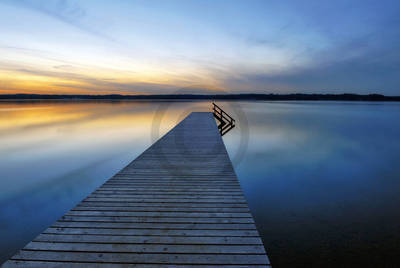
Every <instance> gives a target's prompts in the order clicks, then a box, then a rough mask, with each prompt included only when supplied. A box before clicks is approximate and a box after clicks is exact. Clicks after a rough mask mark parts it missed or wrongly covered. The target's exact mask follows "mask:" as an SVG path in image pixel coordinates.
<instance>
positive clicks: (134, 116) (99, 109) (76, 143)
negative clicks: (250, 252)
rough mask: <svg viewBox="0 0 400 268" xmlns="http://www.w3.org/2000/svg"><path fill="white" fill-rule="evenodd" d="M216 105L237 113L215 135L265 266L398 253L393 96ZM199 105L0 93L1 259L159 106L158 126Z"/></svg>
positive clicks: (122, 148)
mask: <svg viewBox="0 0 400 268" xmlns="http://www.w3.org/2000/svg"><path fill="white" fill-rule="evenodd" d="M221 105H222V106H223V107H224V108H225V109H226V110H227V111H229V112H231V113H232V114H234V115H235V118H237V119H238V121H239V122H238V126H237V128H235V129H234V130H233V131H231V132H230V133H228V134H227V135H225V136H224V141H225V143H226V145H227V149H228V151H229V153H230V156H231V158H232V159H235V163H236V166H235V169H236V172H237V174H238V176H239V179H240V182H241V185H242V188H243V190H244V192H245V194H246V198H247V200H248V202H249V205H250V208H251V210H252V212H253V215H254V217H255V219H256V222H257V225H258V227H259V230H260V233H261V235H262V236H263V239H264V243H265V246H266V249H267V251H268V253H269V255H270V257H271V259H272V262H273V264H276V265H278V266H279V265H282V266H283V265H289V264H295V265H296V266H307V265H310V264H311V263H312V264H313V265H314V266H321V265H322V264H324V266H325V267H326V265H327V263H330V264H332V265H333V264H336V265H339V266H340V265H342V264H354V265H355V264H360V263H362V264H366V265H373V264H376V263H380V264H382V263H383V262H385V261H386V262H387V263H389V264H390V263H393V262H396V261H399V260H398V258H399V257H397V255H398V254H397V253H398V248H399V244H400V243H399V241H400V233H399V230H400V228H399V227H400V226H399V224H400V213H399V212H398V209H397V207H398V206H399V205H400V198H399V197H398V193H399V190H400V182H399V181H398V179H399V174H400V167H399V166H398V164H397V163H399V161H398V159H399V156H400V143H399V142H398V137H399V134H400V126H399V124H397V123H396V122H397V120H398V118H400V105H399V104H396V103H347V102H346V103H339V102H240V103H221ZM207 109H209V103H207V102H179V103H165V102H108V103H107V102H82V103H53V102H33V103H0V176H1V180H0V236H1V237H2V238H3V239H2V241H1V242H0V252H1V253H2V255H1V259H0V260H4V258H6V257H7V256H9V255H10V254H12V253H13V252H14V251H15V250H16V249H18V248H20V247H22V246H23V245H24V244H25V243H26V242H28V241H29V240H31V239H32V238H33V237H35V236H36V235H37V234H38V233H40V232H41V231H42V230H43V229H45V228H46V227H47V226H48V225H50V224H51V223H52V222H53V221H55V220H56V219H57V218H59V217H60V216H61V215H63V214H64V213H65V212H66V211H67V210H69V209H70V208H71V207H72V206H73V205H74V204H76V203H77V202H79V201H80V200H81V199H82V198H84V197H85V196H86V195H87V194H88V193H90V192H92V191H93V189H94V188H95V187H97V186H99V185H100V184H101V183H103V182H104V181H105V180H106V179H107V178H109V177H110V176H111V175H113V174H114V173H115V172H117V171H118V170H119V169H121V168H122V167H123V166H124V165H126V164H128V163H129V162H130V161H131V160H133V159H134V158H135V157H136V156H137V155H139V154H140V153H141V152H142V151H143V150H145V149H146V148H147V147H148V146H149V145H150V144H151V143H152V142H153V137H152V126H153V125H152V124H153V122H154V118H155V116H160V115H163V117H162V120H161V122H162V123H161V128H160V134H163V133H165V132H166V131H167V130H168V129H170V128H172V127H173V126H174V125H175V124H176V123H177V122H178V121H179V120H180V119H181V118H183V117H184V116H185V115H186V114H188V113H189V112H190V111H192V110H196V111H197V110H207ZM157 111H158V113H157ZM164 111H166V112H165V113H163V112H164ZM245 123H247V124H248V126H247V127H246V124H245ZM245 128H246V129H245ZM246 130H247V131H248V134H249V136H248V139H246V138H244V137H246ZM243 139H246V140H243ZM240 144H242V145H244V146H242V147H240ZM398 263H400V261H399V262H398Z"/></svg>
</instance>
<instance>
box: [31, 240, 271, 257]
mask: <svg viewBox="0 0 400 268" xmlns="http://www.w3.org/2000/svg"><path fill="white" fill-rule="evenodd" d="M24 249H29V250H47V251H71V252H72V251H75V252H77V251H84V252H101V253H103V252H121V253H124V252H126V253H171V254H180V253H194V254H207V253H211V254H263V253H265V250H264V247H263V246H262V245H261V246H260V245H217V246H216V245H190V244H187V245H170V244H168V245H159V244H150V245H149V244H118V243H107V244H105V243H77V242H71V243H63V242H56V243H54V242H30V243H29V244H28V245H26V247H25V248H24Z"/></svg>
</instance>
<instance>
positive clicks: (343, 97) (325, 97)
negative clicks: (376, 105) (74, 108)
mask: <svg viewBox="0 0 400 268" xmlns="http://www.w3.org/2000/svg"><path fill="white" fill-rule="evenodd" d="M0 100H268V101H299V100H304V101H400V96H384V95H380V94H368V95H360V94H214V95H212V94H207V95H202V94H166V95H119V94H109V95H42V94H0Z"/></svg>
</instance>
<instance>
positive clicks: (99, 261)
mask: <svg viewBox="0 0 400 268" xmlns="http://www.w3.org/2000/svg"><path fill="white" fill-rule="evenodd" d="M112 265H116V266H133V267H200V266H207V267H222V266H223V267H253V266H254V267H269V265H270V263H269V260H268V257H267V255H266V253H265V250H264V246H263V244H262V241H261V239H260V237H259V234H258V231H257V229H256V227H255V225H254V221H253V218H252V215H251V213H250V211H249V208H248V205H247V202H246V200H245V198H244V196H243V193H242V191H241V188H240V185H239V182H238V180H237V177H236V175H235V172H234V170H233V167H232V163H231V161H230V159H229V156H228V154H227V151H226V148H225V145H224V143H223V141H222V138H221V135H220V132H219V130H218V128H217V125H216V122H215V119H214V118H213V114H212V113H191V114H190V115H189V116H188V117H186V118H185V119H184V120H183V121H182V122H180V123H179V124H178V125H177V126H176V127H175V128H173V129H172V130H171V131H169V132H168V133H167V134H166V135H165V136H163V137H162V138H161V139H160V140H158V141H157V142H156V143H154V144H153V145H152V146H151V147H150V148H149V149H147V150H146V151H145V152H143V153H142V154H141V155H140V156H139V157H138V158H136V159H135V160H134V161H132V162H131V163H130V164H129V165H128V166H126V167H125V168H124V169H122V170H121V171H120V172H119V173H117V174H116V175H115V176H113V177H112V178H111V179H109V180H108V181H106V182H105V183H104V184H103V185H102V186H100V187H99V188H97V189H96V190H95V191H94V192H93V193H91V194H90V195H89V196H88V197H87V198H85V199H84V200H83V201H81V202H80V203H79V204H78V205H77V206H76V207H74V208H73V209H71V210H70V211H69V212H68V213H67V214H65V215H64V216H63V217H62V218H61V219H59V220H58V221H56V222H55V223H54V224H53V225H51V226H50V227H49V228H48V229H46V230H44V231H43V233H41V234H40V235H39V236H37V237H36V238H35V239H34V240H33V241H32V242H30V243H29V244H27V245H26V246H25V247H24V248H23V249H21V250H20V251H19V252H18V253H17V254H16V255H14V256H13V257H12V258H11V259H10V260H9V261H7V262H6V263H4V265H3V267H15V266H20V267H59V266H68V267H75V266H77V267H81V266H85V267H88V266H89V267H103V266H104V267H108V266H112Z"/></svg>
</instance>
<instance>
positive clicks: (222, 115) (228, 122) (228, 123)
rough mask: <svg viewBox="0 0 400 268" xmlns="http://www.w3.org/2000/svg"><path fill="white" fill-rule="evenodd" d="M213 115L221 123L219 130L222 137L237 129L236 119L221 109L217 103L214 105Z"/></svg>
mask: <svg viewBox="0 0 400 268" xmlns="http://www.w3.org/2000/svg"><path fill="white" fill-rule="evenodd" d="M213 114H214V117H215V118H216V119H217V120H218V122H219V125H218V129H219V132H220V133H221V136H224V135H225V134H226V133H228V132H229V131H230V130H231V129H232V128H234V127H235V119H233V118H232V117H231V116H230V115H229V114H227V113H226V112H225V111H224V110H222V108H221V107H219V106H218V105H216V104H215V103H213Z"/></svg>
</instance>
